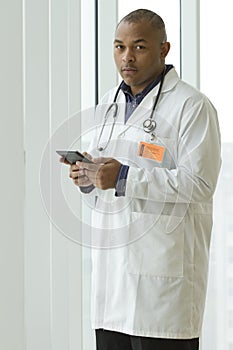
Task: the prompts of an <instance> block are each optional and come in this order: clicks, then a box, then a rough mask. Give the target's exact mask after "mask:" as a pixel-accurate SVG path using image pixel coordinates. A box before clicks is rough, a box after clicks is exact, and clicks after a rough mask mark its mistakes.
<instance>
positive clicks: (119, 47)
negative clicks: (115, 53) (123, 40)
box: [115, 44, 124, 50]
mask: <svg viewBox="0 0 233 350" xmlns="http://www.w3.org/2000/svg"><path fill="white" fill-rule="evenodd" d="M115 49H117V50H123V49H124V46H123V45H119V44H117V45H115Z"/></svg>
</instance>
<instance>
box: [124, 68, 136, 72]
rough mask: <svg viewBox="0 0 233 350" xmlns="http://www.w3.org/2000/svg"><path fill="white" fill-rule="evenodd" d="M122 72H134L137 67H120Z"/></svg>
mask: <svg viewBox="0 0 233 350" xmlns="http://www.w3.org/2000/svg"><path fill="white" fill-rule="evenodd" d="M121 70H122V72H136V71H137V69H136V68H134V67H122V68H121Z"/></svg>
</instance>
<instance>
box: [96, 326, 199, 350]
mask: <svg viewBox="0 0 233 350" xmlns="http://www.w3.org/2000/svg"><path fill="white" fill-rule="evenodd" d="M96 346H97V350H198V349H199V338H195V339H162V338H149V337H138V336H131V335H127V334H124V333H118V332H113V331H107V330H103V329H97V330H96Z"/></svg>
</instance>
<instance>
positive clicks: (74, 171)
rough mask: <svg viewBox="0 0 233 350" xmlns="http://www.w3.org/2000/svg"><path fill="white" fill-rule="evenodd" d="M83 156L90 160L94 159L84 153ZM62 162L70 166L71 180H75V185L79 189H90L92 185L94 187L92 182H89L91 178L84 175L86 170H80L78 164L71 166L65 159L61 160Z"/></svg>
mask: <svg viewBox="0 0 233 350" xmlns="http://www.w3.org/2000/svg"><path fill="white" fill-rule="evenodd" d="M83 155H84V156H85V157H86V158H88V159H90V160H91V159H92V157H91V155H90V154H88V153H86V152H84V153H83ZM60 162H61V163H64V164H67V165H70V175H69V176H70V178H71V179H72V180H73V182H74V184H75V185H76V186H79V187H88V186H90V185H93V184H92V182H91V181H90V180H89V178H88V177H87V176H86V175H85V174H84V170H83V169H80V168H79V166H78V165H76V164H70V163H69V162H68V161H67V160H66V159H64V158H63V157H61V158H60Z"/></svg>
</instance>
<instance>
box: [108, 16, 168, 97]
mask: <svg viewBox="0 0 233 350" xmlns="http://www.w3.org/2000/svg"><path fill="white" fill-rule="evenodd" d="M162 40H163V37H162V33H161V31H157V30H155V29H154V28H153V27H152V26H151V25H150V24H149V23H148V22H142V23H127V22H122V23H120V24H119V26H118V28H117V30H116V36H115V40H114V59H115V63H116V66H117V69H118V71H119V73H120V75H121V77H122V78H123V80H124V81H125V83H126V84H127V85H129V86H130V87H131V91H132V93H133V94H134V95H135V94H137V93H139V92H141V91H142V90H143V89H144V88H145V87H146V86H147V85H148V84H149V83H150V82H152V81H153V80H155V79H156V77H157V76H158V75H159V74H160V73H161V72H162V71H163V68H164V62H165V57H166V55H167V53H168V51H169V48H170V45H169V43H165V44H162Z"/></svg>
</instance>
